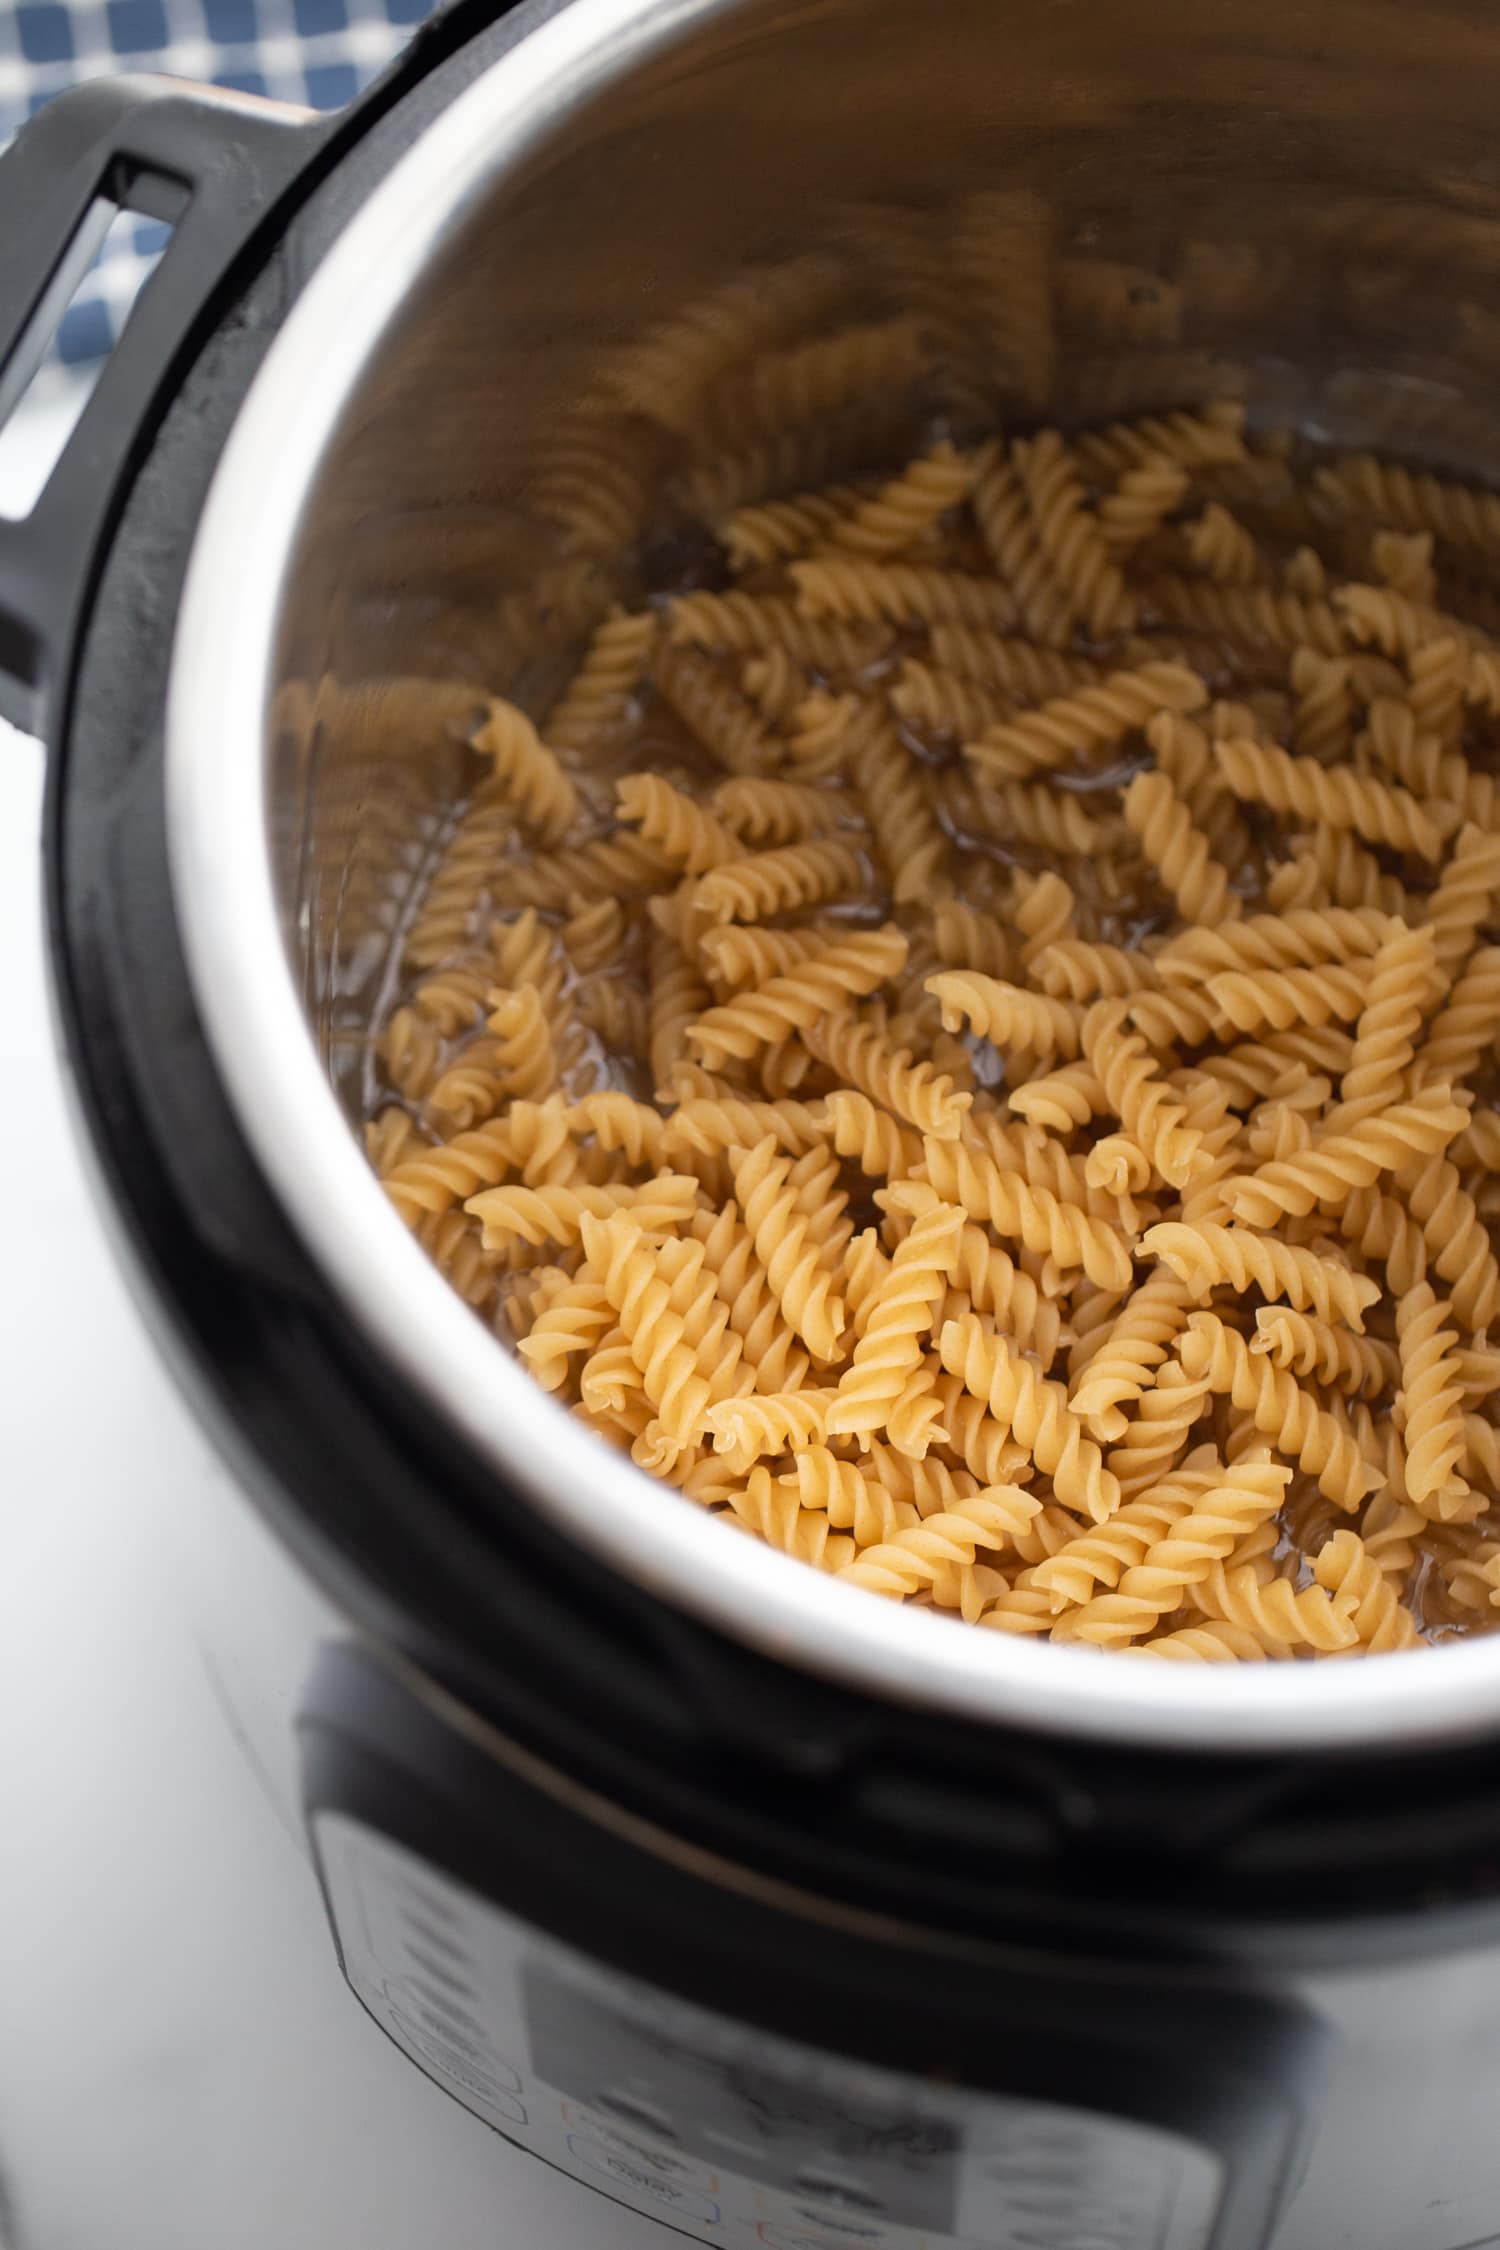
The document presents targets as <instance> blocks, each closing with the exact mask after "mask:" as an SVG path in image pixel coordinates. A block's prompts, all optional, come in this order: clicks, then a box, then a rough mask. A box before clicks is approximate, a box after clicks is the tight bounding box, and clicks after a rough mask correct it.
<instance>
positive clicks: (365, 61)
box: [0, 0, 434, 366]
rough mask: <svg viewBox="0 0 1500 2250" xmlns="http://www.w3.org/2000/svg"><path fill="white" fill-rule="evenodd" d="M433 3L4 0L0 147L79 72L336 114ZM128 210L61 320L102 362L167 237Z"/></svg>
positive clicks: (66, 349) (85, 353)
mask: <svg viewBox="0 0 1500 2250" xmlns="http://www.w3.org/2000/svg"><path fill="white" fill-rule="evenodd" d="M433 4H434V0H0V147H3V145H4V143H5V142H6V141H7V140H9V139H10V138H11V136H12V135H13V134H15V133H16V132H18V131H19V130H20V128H21V126H22V125H24V124H25V122H26V120H27V118H28V117H31V116H34V115H35V113H36V111H37V110H39V109H40V108H41V107H42V106H43V104H44V103H45V102H48V101H50V100H51V98H52V96H53V95H54V94H58V93H61V92H62V90H63V88H64V87H65V86H76V85H77V84H78V83H79V82H80V80H82V79H85V78H98V77H102V76H104V75H106V74H108V73H113V72H117V71H122V70H159V71H165V72H167V73H168V75H169V76H171V77H174V78H196V79H199V80H204V79H207V80H210V81H211V82H212V83H213V84H214V85H215V86H228V87H232V88H235V89H236V90H238V91H239V92H242V93H252V94H270V95H272V96H273V97H274V98H276V99H277V100H280V101H288V102H300V103H306V104H308V105H309V106H310V107H312V108H314V109H338V108H341V107H342V105H343V104H344V103H345V102H349V101H352V100H353V99H354V97H355V95H356V94H357V93H359V91H360V90H361V88H362V87H364V86H367V85H368V84H369V82H370V80H371V79H372V78H374V77H375V76H376V75H377V73H378V72H379V71H381V70H383V69H384V68H385V66H386V64H387V63H388V62H389V61H390V59H391V57H392V56H393V55H394V54H396V53H397V52H398V50H399V49H400V48H401V47H402V46H403V45H404V44H405V42H406V40H407V39H408V38H409V37H410V34H411V30H412V27H413V26H414V25H415V24H417V23H420V22H421V20H422V19H423V17H424V16H426V15H427V14H428V13H429V12H430V10H431V8H432V6H433ZM167 234H168V229H167V228H166V227H164V226H162V225H160V224H159V223H158V222H157V221H156V220H154V219H142V218H137V217H135V216H134V215H133V214H132V213H129V212H123V213H121V214H120V216H119V217H118V218H116V220H115V222H114V224H113V226H112V227H111V228H110V231H109V233H108V234H107V236H106V237H105V240H104V243H103V245H102V247H101V249H100V251H99V255H98V257H97V258H96V259H95V261H94V264H93V267H92V269H91V270H90V272H89V274H88V276H87V277H86V279H85V280H84V282H83V284H82V286H81V287H80V289H79V290H78V293H77V295H76V296H75V297H74V299H73V302H72V304H71V305H70V306H69V308H68V310H67V312H66V313H65V314H64V316H63V320H62V323H61V326H60V327H59V329H58V333H57V338H56V341H55V343H54V346H53V351H54V356H55V358H57V359H59V360H62V361H65V362H67V363H69V364H71V365H75V366H76V365H79V364H81V363H84V362H88V361H91V360H97V359H101V358H102V357H103V356H104V354H105V353H107V352H108V351H109V350H110V348H111V346H112V345H113V344H114V342H115V339H116V338H117V336H118V335H119V333H120V330H121V328H122V327H123V326H124V323H125V316H126V314H127V313H128V312H129V310H130V307H131V306H132V304H133V303H134V302H135V297H136V292H137V291H138V289H139V288H140V286H141V283H142V282H143V281H144V280H145V278H146V275H147V274H148V273H149V272H150V271H151V268H152V267H153V266H154V265H155V263H156V261H157V259H158V258H159V257H160V255H161V252H162V250H163V248H164V246H165V244H166V240H167Z"/></svg>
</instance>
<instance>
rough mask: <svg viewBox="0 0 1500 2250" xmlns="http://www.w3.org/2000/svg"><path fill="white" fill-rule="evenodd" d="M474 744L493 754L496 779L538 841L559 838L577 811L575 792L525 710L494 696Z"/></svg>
mask: <svg viewBox="0 0 1500 2250" xmlns="http://www.w3.org/2000/svg"><path fill="white" fill-rule="evenodd" d="M474 744H475V748H476V749H479V750H483V751H487V752H488V754H489V756H490V757H491V758H492V759H493V761H494V768H495V778H496V780H497V781H498V782H499V783H500V785H501V786H502V788H503V789H504V790H505V792H506V794H507V796H508V797H509V799H510V802H511V803H512V804H513V805H514V806H515V809H516V812H517V814H518V816H519V818H520V819H521V821H522V822H523V823H524V824H525V826H526V827H527V828H529V829H530V831H531V833H532V834H533V835H534V836H535V837H536V840H537V842H538V843H540V844H557V843H560V842H561V841H562V839H563V837H564V836H565V835H566V834H567V832H568V830H569V828H570V827H571V826H572V824H573V820H574V817H575V815H576V813H577V810H578V792H577V790H576V788H575V787H574V785H573V782H572V780H571V778H570V777H569V775H568V774H567V772H566V771H565V770H564V768H563V766H562V765H561V763H560V762H559V760H558V758H557V755H556V753H555V752H554V751H553V750H551V749H549V748H548V746H547V745H546V744H545V743H544V742H543V741H542V739H541V737H540V736H539V735H538V733H537V731H536V728H535V727H534V726H533V725H532V723H531V721H530V720H529V719H528V718H527V716H526V714H525V712H524V711H518V710H517V709H516V706H515V705H514V704H513V703H507V702H505V701H504V699H503V698H500V697H496V698H494V699H493V700H492V701H491V703H490V708H489V716H488V718H487V719H486V720H485V722H484V724H483V726H481V727H480V729H479V731H478V733H477V734H476V735H475V737H474Z"/></svg>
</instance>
